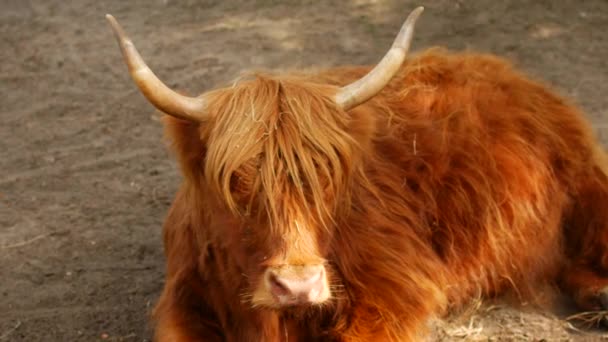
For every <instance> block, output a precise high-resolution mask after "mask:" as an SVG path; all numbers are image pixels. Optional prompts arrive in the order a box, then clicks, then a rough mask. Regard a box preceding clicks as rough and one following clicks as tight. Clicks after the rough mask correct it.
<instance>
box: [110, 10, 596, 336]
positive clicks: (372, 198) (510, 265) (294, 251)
mask: <svg viewBox="0 0 608 342" xmlns="http://www.w3.org/2000/svg"><path fill="white" fill-rule="evenodd" d="M421 12H422V9H421V8H419V9H416V10H415V11H414V12H412V14H410V16H409V17H408V19H407V20H406V22H405V23H404V25H403V27H402V29H401V31H400V33H399V35H398V36H397V38H396V40H395V42H394V44H393V46H392V48H391V49H390V50H389V52H388V53H387V54H386V56H385V57H384V58H383V59H382V60H381V62H380V63H379V64H378V65H377V66H375V67H366V66H356V67H338V68H332V69H329V70H326V71H321V72H314V73H312V72H311V73H303V72H292V73H282V74H278V75H274V74H261V73H258V74H252V75H251V76H250V77H247V78H243V79H240V80H239V81H238V82H236V83H235V84H233V85H231V86H229V87H226V88H221V89H217V90H213V91H210V92H207V93H204V94H203V95H200V96H198V97H188V96H185V95H181V94H178V93H176V92H174V91H173V90H170V89H169V88H168V87H167V86H165V85H164V84H163V83H162V82H161V81H160V80H159V79H158V78H156V76H155V75H154V74H153V73H152V71H151V70H150V69H149V68H148V67H147V66H146V64H145V63H144V61H143V60H142V58H141V56H140V55H139V53H138V52H137V50H136V49H135V47H134V46H133V44H132V42H131V41H130V40H129V39H128V38H127V37H126V35H125V34H124V32H123V31H122V29H121V28H120V26H119V25H118V23H117V22H116V21H115V20H114V18H113V17H111V16H108V20H109V21H110V23H111V25H112V27H113V29H114V31H115V33H116V36H117V38H118V41H119V44H120V46H121V49H122V52H123V54H124V57H125V59H126V61H127V64H128V67H129V70H130V73H131V75H132V77H133V79H134V80H135V82H136V83H137V85H138V86H139V88H140V89H141V91H142V92H143V94H144V95H145V96H146V97H147V98H148V100H149V101H150V102H151V103H152V104H153V105H155V106H156V107H157V108H158V109H160V110H161V111H162V112H164V113H166V114H167V116H166V117H165V121H164V123H165V130H166V134H167V136H168V138H169V139H170V141H171V143H172V148H173V150H174V152H175V154H176V155H177V158H178V161H179V165H180V167H181V171H182V173H183V182H182V184H181V187H180V189H179V191H178V193H177V195H176V198H175V200H174V202H173V205H172V207H171V209H170V211H169V214H168V216H167V218H166V222H165V225H164V245H165V252H166V258H167V269H166V282H165V287H164V290H163V292H162V295H161V298H160V301H159V303H158V304H157V306H156V309H155V313H154V317H155V320H156V339H157V340H158V341H410V340H418V339H420V338H422V337H423V336H424V333H425V332H424V330H425V326H426V322H427V320H428V319H429V317H432V316H434V315H442V314H444V313H446V312H447V311H448V310H449V309H450V308H455V307H458V306H461V305H463V304H465V303H466V302H467V301H470V300H471V298H473V297H474V296H477V295H479V294H481V295H483V296H486V297H490V296H497V295H501V294H504V293H507V292H510V291H516V293H517V294H518V295H519V296H520V297H521V298H531V297H534V296H535V294H536V293H535V289H537V288H539V286H540V284H555V285H557V286H558V287H559V288H560V289H561V290H562V291H563V292H564V293H565V294H567V295H569V296H571V297H572V298H573V299H574V300H575V302H576V303H577V304H578V305H579V307H580V308H581V309H585V310H589V309H600V308H606V306H607V304H608V300H607V299H608V247H607V246H608V167H607V165H608V164H607V163H606V160H605V157H606V156H605V152H604V150H603V149H602V147H601V146H600V144H599V143H598V141H597V139H596V138H595V137H594V134H593V132H592V129H591V128H590V125H589V124H588V123H587V122H586V120H585V117H584V115H583V114H582V113H581V111H579V110H578V109H577V108H576V107H575V106H574V105H572V104H571V103H570V102H568V101H567V100H565V99H563V98H561V97H560V96H558V95H556V94H555V92H553V91H552V90H550V89H549V88H548V87H547V86H545V85H542V84H541V83H539V82H537V81H534V80H531V79H530V78H529V77H527V76H525V75H523V74H522V73H520V72H518V71H517V70H515V69H514V68H513V67H512V66H511V65H510V64H509V63H508V62H506V61H505V60H503V59H500V58H498V57H495V56H491V55H485V54H478V53H454V52H448V51H445V50H443V49H437V48H435V49H431V50H428V51H426V52H422V53H419V54H418V55H416V56H414V57H409V58H406V53H407V51H408V49H409V46H410V42H411V39H412V35H413V30H414V23H415V21H416V19H417V18H418V16H419V14H420V13H421Z"/></svg>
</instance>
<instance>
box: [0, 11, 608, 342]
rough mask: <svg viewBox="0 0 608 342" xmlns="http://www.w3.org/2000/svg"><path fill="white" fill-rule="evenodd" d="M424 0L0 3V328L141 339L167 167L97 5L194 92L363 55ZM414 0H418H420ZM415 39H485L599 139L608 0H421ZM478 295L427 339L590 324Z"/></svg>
mask: <svg viewBox="0 0 608 342" xmlns="http://www.w3.org/2000/svg"><path fill="white" fill-rule="evenodd" d="M420 3H423V1H410V0H403V1H389V0H351V1H339V2H338V1H326V0H318V1H309V0H306V1H303V0H298V1H295V0H290V1H276V0H265V1H262V0H260V1H255V2H254V1H222V0H206V1H195V0H182V1H173V0H154V1H148V0H132V1H118V0H116V1H94V0H81V1H70V2H64V1H58V0H46V1H34V0H31V1H25V0H5V1H3V4H2V6H1V10H0V41H1V42H2V49H0V61H1V62H0V89H2V96H1V99H0V114H1V116H0V117H1V118H2V120H1V121H2V124H1V125H0V170H1V172H0V260H1V263H0V275H1V279H2V281H0V341H95V340H108V341H144V340H149V338H150V331H149V328H148V325H147V314H148V312H149V310H150V308H151V306H152V305H153V303H154V302H155V301H156V298H157V297H158V295H159V291H160V289H161V287H162V282H163V262H164V261H163V255H162V247H161V237H160V226H161V222H162V219H163V217H164V214H165V213H166V211H167V208H168V206H169V203H170V200H171V198H172V195H173V193H174V192H175V190H176V186H177V184H178V182H179V175H178V172H177V170H176V167H175V163H174V161H173V160H172V159H171V158H170V157H169V156H168V154H167V152H166V150H165V148H164V146H163V144H162V143H161V127H160V124H159V123H158V115H157V114H156V113H155V111H154V110H153V108H152V107H151V106H150V105H149V104H148V103H147V102H146V101H145V100H144V98H143V97H142V96H141V95H140V94H139V92H138V91H136V89H135V87H134V85H133V84H132V82H131V80H130V79H129V76H128V75H127V74H126V72H125V71H126V68H125V66H124V65H123V62H122V59H121V57H120V54H119V51H118V50H117V47H116V43H115V41H114V38H113V37H112V35H111V32H110V29H109V27H108V26H107V24H106V22H105V19H104V14H105V13H112V14H114V15H115V16H116V17H117V18H118V19H119V20H120V21H121V23H122V24H123V25H124V26H125V28H126V29H127V31H128V32H129V33H130V35H131V36H132V38H133V39H134V40H135V42H136V44H137V46H138V47H139V49H140V51H141V52H142V54H143V55H144V56H145V57H146V59H147V61H148V63H149V64H150V65H151V66H152V67H153V69H154V70H155V71H156V72H157V74H158V75H159V76H160V77H161V78H162V79H163V80H165V81H166V82H167V83H168V84H170V85H171V86H174V87H177V88H180V89H183V90H186V91H188V92H190V93H199V92H202V91H204V90H206V89H210V88H212V87H214V86H217V85H220V84H223V83H225V82H228V81H229V80H231V79H233V78H234V77H236V76H237V75H238V74H239V72H240V71H242V70H244V69H251V68H271V69H277V68H293V67H306V66H321V67H322V66H332V65H339V64H359V63H374V62H376V61H377V60H378V59H379V57H380V56H381V55H382V54H383V53H384V52H385V50H386V48H387V47H388V46H390V43H391V41H392V39H393V37H394V34H395V33H396V32H397V29H398V28H399V26H400V24H401V22H402V21H403V20H404V19H405V17H406V16H407V14H408V13H409V11H410V10H411V9H412V8H414V6H416V5H418V4H420ZM425 3H426V1H425ZM425 5H426V8H427V10H426V12H425V13H424V15H423V16H422V18H421V20H420V22H419V25H418V29H417V33H416V39H415V43H414V49H417V50H420V49H423V48H425V47H430V46H434V45H442V46H447V47H450V48H453V49H473V50H479V51H487V52H493V53H496V54H500V55H503V56H507V57H509V58H511V59H512V60H513V61H514V62H515V63H517V64H518V65H519V66H520V67H521V68H523V69H524V70H526V71H528V72H529V73H530V74H532V75H534V76H535V77H538V78H542V79H544V80H546V81H547V82H549V83H550V84H553V85H554V86H555V87H556V88H557V89H558V91H560V92H561V93H562V94H564V95H567V96H570V97H572V98H574V99H575V100H576V101H578V103H580V105H581V106H582V107H583V108H584V109H585V111H586V113H587V114H588V117H589V119H590V120H592V122H593V123H594V124H595V126H596V127H597V129H598V132H599V134H600V136H601V137H602V139H603V141H604V142H608V97H606V96H604V94H605V92H606V84H608V71H607V70H608V38H607V36H606V32H608V2H607V1H606V0H585V1H575V0H564V1H559V2H557V1H549V0H542V1H540V0H538V1H523V0H511V1H490V0H468V1H464V0H436V1H432V2H431V1H428V3H427V4H425ZM562 318H563V315H562V316H559V317H556V316H554V313H551V312H548V311H545V312H540V313H539V312H537V313H534V312H529V311H522V310H519V309H513V308H510V307H508V306H498V307H496V306H494V307H492V306H487V305H486V306H484V308H482V309H480V310H478V311H477V312H475V313H474V315H473V316H468V318H466V319H461V320H456V321H455V322H452V323H449V324H446V323H437V324H435V328H434V331H435V336H436V337H437V339H439V340H518V341H519V340H536V341H539V340H543V339H545V340H551V341H553V340H560V341H562V340H576V341H583V340H598V339H602V338H606V337H605V336H604V337H603V336H602V333H601V332H584V333H583V332H577V331H576V330H574V329H572V328H570V326H569V325H568V323H567V322H565V321H564V320H563V319H562Z"/></svg>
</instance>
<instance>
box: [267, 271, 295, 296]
mask: <svg viewBox="0 0 608 342" xmlns="http://www.w3.org/2000/svg"><path fill="white" fill-rule="evenodd" d="M268 282H269V283H270V291H271V292H272V293H273V294H274V295H275V296H286V295H288V294H290V293H291V291H289V288H287V286H285V284H283V283H282V282H281V281H280V280H279V278H278V277H277V276H276V274H270V276H269V277H268Z"/></svg>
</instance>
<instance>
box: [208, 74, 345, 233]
mask: <svg viewBox="0 0 608 342" xmlns="http://www.w3.org/2000/svg"><path fill="white" fill-rule="evenodd" d="M335 89H336V88H334V87H332V86H327V85H321V84H315V83H310V82H305V81H303V80H300V79H296V78H294V79H289V78H286V79H270V78H269V77H265V76H263V75H259V74H256V75H255V77H254V79H252V80H246V81H241V82H239V83H237V84H235V86H234V87H233V88H232V89H229V90H224V91H221V90H220V91H218V92H216V93H215V94H214V95H213V97H212V99H211V101H210V102H211V106H210V110H211V112H212V113H213V115H214V119H213V122H212V123H211V124H210V126H211V127H212V129H211V131H210V132H209V136H208V142H207V147H208V149H207V156H206V160H205V179H206V182H207V183H208V185H210V186H211V187H214V188H215V190H216V191H217V192H218V193H219V194H221V196H222V197H223V199H224V201H225V202H226V204H227V205H228V207H229V208H230V209H231V210H232V211H233V212H235V213H241V214H245V215H250V214H252V212H257V213H258V215H259V214H261V213H264V212H265V213H266V214H267V215H268V218H269V220H270V221H271V223H277V222H281V221H282V220H284V219H288V218H287V217H284V215H291V214H294V213H285V212H282V211H284V210H285V209H286V208H298V210H304V212H302V213H299V214H308V215H310V214H314V217H315V218H317V219H318V220H319V222H318V223H320V224H322V225H327V224H328V223H329V222H328V219H329V220H331V217H332V214H333V213H334V211H335V210H336V209H337V203H333V202H334V201H333V199H336V198H340V200H341V201H344V200H345V199H346V201H348V198H349V194H348V193H346V192H347V189H348V188H349V186H348V183H349V179H350V173H351V172H350V171H351V170H349V169H348V165H352V164H353V163H352V158H353V153H354V151H353V149H354V148H356V146H357V144H356V142H355V141H354V140H353V138H352V137H351V136H350V135H349V134H348V133H346V132H347V126H348V121H349V120H348V116H347V114H346V113H345V112H343V111H342V110H341V109H339V108H338V107H337V106H336V104H335V103H334V101H333V99H332V95H333V94H334V93H335ZM294 202H295V203H294ZM294 204H295V206H294ZM341 207H348V206H344V205H342V206H341ZM243 211H244V212H243ZM282 216H283V217H282Z"/></svg>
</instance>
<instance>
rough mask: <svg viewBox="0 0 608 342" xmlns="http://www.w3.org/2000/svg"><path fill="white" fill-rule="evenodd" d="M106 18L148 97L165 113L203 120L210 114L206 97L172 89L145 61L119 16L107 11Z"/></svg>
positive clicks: (190, 119) (132, 72)
mask: <svg viewBox="0 0 608 342" xmlns="http://www.w3.org/2000/svg"><path fill="white" fill-rule="evenodd" d="M106 19H108V22H110V25H111V26H112V30H113V31H114V35H115V36H116V40H117V41H118V45H119V46H120V49H121V51H122V55H123V56H124V58H125V61H126V62H127V66H128V67H129V73H130V74H131V77H132V78H133V81H135V84H137V86H138V87H139V89H140V90H141V92H142V93H143V94H144V96H145V97H146V98H147V99H148V101H150V102H151V103H152V104H153V105H154V106H155V107H156V108H158V109H160V110H161V111H163V112H164V113H167V114H169V115H171V116H174V117H176V118H180V119H185V120H189V121H199V122H200V121H204V120H205V119H206V117H207V115H206V114H205V100H204V99H202V98H197V97H187V96H184V95H181V94H178V93H176V92H175V91H173V90H171V89H169V87H167V86H166V85H165V84H164V83H163V82H162V81H161V80H159V79H158V77H156V75H154V73H153V72H152V70H150V68H149V67H148V66H147V65H146V62H144V60H143V58H141V55H140V54H139V52H137V49H136V48H135V45H133V42H132V41H131V39H130V38H129V37H127V35H126V34H125V31H124V30H123V29H122V27H121V26H120V24H118V22H117V21H116V19H114V17H113V16H112V15H110V14H106Z"/></svg>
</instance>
